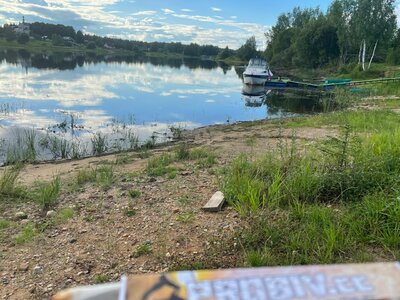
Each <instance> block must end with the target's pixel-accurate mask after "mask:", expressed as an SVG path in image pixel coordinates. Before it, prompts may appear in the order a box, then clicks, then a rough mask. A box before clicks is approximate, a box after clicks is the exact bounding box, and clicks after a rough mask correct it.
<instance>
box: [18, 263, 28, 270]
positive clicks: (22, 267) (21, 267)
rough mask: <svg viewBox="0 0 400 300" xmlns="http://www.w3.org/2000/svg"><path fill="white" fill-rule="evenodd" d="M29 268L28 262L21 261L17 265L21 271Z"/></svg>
mask: <svg viewBox="0 0 400 300" xmlns="http://www.w3.org/2000/svg"><path fill="white" fill-rule="evenodd" d="M28 269H29V264H28V263H23V264H21V265H19V267H18V270H19V271H22V272H26V271H28Z"/></svg>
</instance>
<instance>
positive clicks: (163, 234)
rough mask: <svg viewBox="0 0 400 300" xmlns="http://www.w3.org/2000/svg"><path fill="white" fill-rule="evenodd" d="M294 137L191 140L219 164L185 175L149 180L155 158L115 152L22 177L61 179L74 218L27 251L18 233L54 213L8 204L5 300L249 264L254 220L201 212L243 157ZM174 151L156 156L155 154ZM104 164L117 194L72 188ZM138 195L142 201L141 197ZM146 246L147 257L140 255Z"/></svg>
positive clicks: (267, 128)
mask: <svg viewBox="0 0 400 300" xmlns="http://www.w3.org/2000/svg"><path fill="white" fill-rule="evenodd" d="M334 134H335V131H334V129H325V128H319V129H316V128H301V129H298V130H297V131H296V133H295V136H296V138H297V139H298V140H299V141H301V143H303V144H304V145H307V144H308V143H312V142H313V141H315V140H316V139H322V138H326V137H328V136H332V135H334ZM292 138H293V132H292V130H288V129H285V130H281V129H279V128H277V127H276V126H273V125H271V124H270V123H268V122H256V123H252V124H251V125H250V124H249V123H242V124H234V125H227V126H215V127H207V128H201V129H198V130H195V131H192V132H189V133H186V134H185V137H184V139H183V141H182V142H184V143H187V144H188V145H189V146H190V147H203V148H207V149H209V150H210V151H213V152H214V153H215V154H216V156H217V164H216V165H214V166H213V167H212V168H211V169H207V168H198V167H197V166H196V162H195V161H187V162H186V161H185V162H178V163H175V164H176V167H177V169H178V173H177V176H176V177H175V178H173V179H168V178H167V177H166V176H162V177H154V178H153V177H149V176H148V175H147V174H146V172H145V168H146V166H147V160H148V159H149V158H139V157H137V154H136V153H129V154H126V156H127V157H129V161H127V162H126V163H124V164H118V165H115V164H113V163H114V161H115V160H116V155H108V156H104V157H93V158H88V159H82V160H78V161H66V162H57V163H41V164H38V165H28V166H26V167H25V168H24V169H23V171H22V173H21V174H20V176H19V181H20V183H21V184H23V185H25V186H31V185H33V184H34V183H35V181H37V180H41V181H50V180H52V178H53V177H54V176H55V175H59V176H60V177H61V180H62V184H63V185H62V186H63V188H62V193H61V195H60V197H59V199H58V204H57V206H56V207H55V208H54V210H55V211H56V212H58V211H60V210H62V209H63V208H69V207H70V208H73V211H74V214H73V217H72V218H71V219H69V220H66V221H64V222H57V223H54V224H51V226H48V227H46V228H45V229H44V230H42V231H41V232H40V233H39V234H37V235H35V237H34V239H33V240H32V241H30V242H27V243H23V244H17V243H16V242H15V236H16V235H17V234H19V233H20V232H21V230H22V228H23V227H24V226H25V225H26V224H35V226H40V225H43V224H46V220H48V217H46V212H44V211H43V210H42V209H41V208H40V207H39V206H38V205H37V204H35V203H30V202H29V203H26V202H25V203H24V202H21V203H7V202H6V203H0V213H1V218H0V219H6V220H9V221H11V222H13V226H11V227H9V228H7V229H4V230H3V233H2V235H0V298H1V299H48V298H50V297H51V296H52V295H53V294H55V293H56V292H58V291H60V290H62V289H65V288H69V287H73V286H78V285H86V284H93V283H100V282H108V281H116V280H118V279H119V278H120V277H121V275H123V274H140V273H149V272H163V271H168V270H172V269H185V268H217V267H235V266H238V265H240V264H241V263H242V261H241V257H240V255H238V254H237V253H238V252H239V251H238V247H240V245H238V244H237V243H236V242H235V239H234V234H235V232H237V231H238V230H239V229H240V228H243V227H244V226H246V224H245V221H244V220H242V219H241V218H240V217H239V215H238V214H237V213H236V212H235V211H234V210H233V209H232V208H231V207H229V206H228V205H225V206H224V208H223V210H222V211H221V212H219V213H206V212H204V211H202V209H201V208H202V206H203V205H204V204H205V203H206V202H207V201H208V199H209V198H210V197H211V196H212V195H213V194H214V193H215V192H216V191H218V190H219V185H218V174H219V172H218V171H219V170H220V169H221V168H222V167H223V166H225V165H226V164H227V163H229V161H231V160H232V159H233V158H235V157H237V156H238V155H240V154H241V153H246V154H248V155H250V156H254V157H256V156H260V155H262V153H265V151H268V150H269V149H272V148H274V147H276V146H277V143H278V141H282V140H283V141H285V142H289V141H290V140H291V139H292ZM173 147H174V145H167V146H164V147H159V148H157V149H154V150H151V154H152V157H155V156H157V155H160V153H163V152H168V151H172V149H173ZM99 164H113V165H115V175H114V176H115V178H116V180H115V182H114V184H113V185H112V186H111V188H108V189H104V188H102V187H99V186H96V185H94V184H90V183H88V184H86V185H84V186H83V187H80V188H79V189H75V190H73V189H71V188H68V186H69V183H70V182H71V181H73V179H74V178H75V177H76V175H75V174H76V172H77V171H78V170H80V169H85V168H88V167H90V166H94V165H99ZM127 174H136V175H135V176H127ZM132 189H134V190H138V191H140V196H139V197H137V198H135V199H132V198H131V197H130V196H129V190H132ZM127 209H129V211H130V212H132V213H129V214H128V213H127ZM17 212H24V213H25V214H26V215H27V219H22V220H21V219H19V220H17V219H16V217H15V216H16V213H17ZM0 233H1V231H0ZM138 249H142V250H143V249H145V250H143V251H142V252H143V253H138Z"/></svg>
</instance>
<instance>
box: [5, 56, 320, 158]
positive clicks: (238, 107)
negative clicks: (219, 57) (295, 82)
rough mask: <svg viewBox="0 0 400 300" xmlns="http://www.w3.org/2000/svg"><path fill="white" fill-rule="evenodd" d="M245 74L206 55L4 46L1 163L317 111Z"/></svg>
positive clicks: (113, 148) (77, 153)
mask: <svg viewBox="0 0 400 300" xmlns="http://www.w3.org/2000/svg"><path fill="white" fill-rule="evenodd" d="M242 72H243V68H240V67H230V66H226V65H218V64H217V63H215V62H212V61H201V60H187V59H185V60H182V59H172V60H171V59H170V60H166V59H157V58H153V59H150V58H135V57H96V56H77V55H73V54H65V53H63V54H52V55H44V54H31V53H28V52H26V51H0V125H1V128H0V137H1V147H0V160H1V161H4V160H6V159H7V160H9V161H10V160H11V161H12V160H13V158H18V157H19V158H21V157H20V156H21V155H22V156H24V155H25V156H26V155H28V156H29V155H34V156H35V159H39V160H40V159H50V158H61V157H63V158H65V157H71V156H85V155H90V154H92V153H94V152H96V151H97V150H99V152H102V151H107V152H110V151H116V150H123V149H127V148H131V147H134V146H137V144H138V145H140V144H143V143H145V142H149V141H152V142H163V141H166V140H168V139H169V138H170V137H171V134H170V133H171V130H170V129H171V128H179V129H192V128H196V127H201V126H206V125H213V124H224V123H234V122H238V121H248V120H259V119H269V118H281V117H285V116H288V115H293V114H304V113H309V112H313V111H315V110H318V109H319V108H318V105H316V102H315V101H314V100H309V99H308V98H307V97H305V96H304V95H296V96H293V94H287V93H283V92H276V91H265V90H264V89H263V88H261V90H260V88H258V89H251V88H248V87H243V86H242V79H241V73H242ZM29 144H30V146H29ZM24 147H26V148H29V149H26V151H25V150H24V151H25V152H32V151H33V152H34V153H30V154H29V153H19V152H20V151H21V149H23V148H24ZM96 147H102V148H99V149H97V150H95V149H94V148H96ZM7 157H8V158H7Z"/></svg>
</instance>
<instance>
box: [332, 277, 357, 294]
mask: <svg viewBox="0 0 400 300" xmlns="http://www.w3.org/2000/svg"><path fill="white" fill-rule="evenodd" d="M333 280H334V282H335V285H336V287H337V288H338V290H339V293H341V294H349V293H354V292H355V289H354V287H353V286H352V282H351V281H350V278H349V277H336V278H334V279H333Z"/></svg>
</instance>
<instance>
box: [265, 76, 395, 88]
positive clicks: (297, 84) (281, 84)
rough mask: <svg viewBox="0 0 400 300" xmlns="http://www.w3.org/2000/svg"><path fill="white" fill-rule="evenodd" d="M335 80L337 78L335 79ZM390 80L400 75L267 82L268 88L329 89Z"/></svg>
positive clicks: (393, 80)
mask: <svg viewBox="0 0 400 300" xmlns="http://www.w3.org/2000/svg"><path fill="white" fill-rule="evenodd" d="M333 81H335V80H333ZM390 82H400V77H392V78H377V79H368V80H356V81H353V80H351V79H348V80H346V79H344V80H337V82H329V81H328V82H327V83H322V84H315V83H309V82H301V81H293V80H270V81H267V82H265V87H266V88H272V89H319V90H329V89H333V88H335V87H340V86H360V85H368V84H374V83H390Z"/></svg>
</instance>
